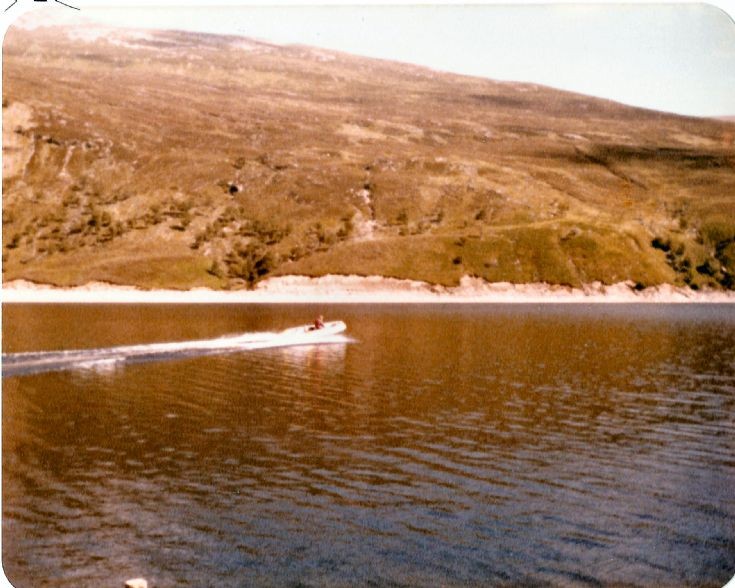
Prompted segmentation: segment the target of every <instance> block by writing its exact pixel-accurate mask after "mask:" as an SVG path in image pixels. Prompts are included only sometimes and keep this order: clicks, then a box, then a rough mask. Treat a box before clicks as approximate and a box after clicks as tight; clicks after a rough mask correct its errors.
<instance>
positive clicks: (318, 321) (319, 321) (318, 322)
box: [310, 314, 324, 331]
mask: <svg viewBox="0 0 735 588" xmlns="http://www.w3.org/2000/svg"><path fill="white" fill-rule="evenodd" d="M323 328H324V315H321V314H320V315H319V316H318V317H316V318H315V319H314V326H313V327H311V329H310V330H311V331H318V330H319V329H323Z"/></svg>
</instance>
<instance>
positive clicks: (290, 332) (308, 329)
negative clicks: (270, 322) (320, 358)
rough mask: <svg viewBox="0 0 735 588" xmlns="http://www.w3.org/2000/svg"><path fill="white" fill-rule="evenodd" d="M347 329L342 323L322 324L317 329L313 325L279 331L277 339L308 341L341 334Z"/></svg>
mask: <svg viewBox="0 0 735 588" xmlns="http://www.w3.org/2000/svg"><path fill="white" fill-rule="evenodd" d="M346 329H347V325H346V324H345V323H344V322H343V321H331V322H327V323H324V326H323V327H322V328H320V329H317V328H316V327H315V326H314V325H313V324H310V325H302V326H300V327H292V328H290V329H286V330H285V331H281V332H280V333H279V334H278V336H279V337H299V338H302V337H305V338H308V339H321V338H323V337H328V336H330V335H336V334H337V333H342V332H343V331H345V330H346Z"/></svg>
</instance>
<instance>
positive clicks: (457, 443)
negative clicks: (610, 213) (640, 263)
mask: <svg viewBox="0 0 735 588" xmlns="http://www.w3.org/2000/svg"><path fill="white" fill-rule="evenodd" d="M317 311H324V314H325V315H327V318H328V319H343V320H345V321H346V322H347V325H348V335H349V336H350V338H351V339H352V342H349V343H335V344H331V345H323V346H319V347H310V348H295V347H294V348H283V349H267V350H259V351H240V352H237V351H234V352H233V351H232V350H230V351H227V352H224V351H223V352H221V353H217V354H213V355H202V354H196V353H194V354H192V353H184V352H181V353H177V352H176V351H172V352H170V353H166V354H151V355H150V356H148V357H146V356H143V357H138V358H137V359H136V361H135V362H129V361H123V360H119V358H118V360H113V361H103V362H92V361H85V360H84V358H82V359H78V360H74V361H71V362H67V364H65V365H63V366H61V367H63V368H64V369H59V371H47V372H43V373H26V374H25V375H8V374H7V373H6V375H5V377H4V378H3V405H2V408H3V412H2V425H3V521H2V525H3V526H2V530H3V554H2V556H3V565H4V569H5V573H6V574H7V576H8V577H9V579H10V580H11V581H12V582H13V583H14V585H15V586H16V587H17V588H20V587H26V586H33V587H36V586H51V585H54V586H57V585H74V586H120V585H122V583H123V581H124V580H125V579H127V578H130V577H135V576H143V577H145V578H147V579H148V580H149V582H150V583H151V585H152V586H174V585H191V586H214V585H216V586H243V585H260V584H267V585H313V586H324V585H327V586H329V585H335V586H345V585H381V586H382V585H410V586H437V585H463V586H464V585H489V584H490V585H497V584H513V585H516V584H525V585H528V584H530V585H621V584H625V585H640V586H661V585H666V586H683V585H703V586H722V585H723V584H724V583H725V582H727V581H728V580H729V579H730V578H731V577H732V576H733V574H735V307H733V306H732V305H731V306H635V305H633V306H631V305H626V306H580V305H574V306H553V305H544V306H533V305H530V306H528V305H523V306H502V305H498V306H377V307H368V306H341V307H340V306H334V307H329V308H324V307H321V308H316V307H310V306H147V307H144V306H17V305H11V306H5V307H4V308H3V353H4V354H5V355H4V369H5V367H6V366H7V365H9V364H11V363H12V360H13V357H16V356H9V355H7V354H15V353H19V352H29V351H40V350H64V349H66V350H68V349H103V348H104V349H107V348H110V347H114V346H119V345H126V346H130V345H136V346H139V345H141V344H151V343H156V342H170V341H188V340H200V339H207V338H214V337H220V336H223V335H227V334H232V333H236V332H253V331H259V330H263V331H266V330H276V329H280V328H285V327H288V326H293V325H296V324H300V323H303V322H306V321H307V320H309V319H310V318H311V317H312V316H313V315H314V314H315V313H316V312H317ZM90 357H94V353H93V352H92V355H90ZM57 367H58V366H57Z"/></svg>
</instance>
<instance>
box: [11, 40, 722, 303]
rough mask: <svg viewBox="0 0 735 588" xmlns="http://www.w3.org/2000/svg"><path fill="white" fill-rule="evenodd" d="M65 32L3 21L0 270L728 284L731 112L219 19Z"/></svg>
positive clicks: (43, 277)
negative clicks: (436, 66)
mask: <svg viewBox="0 0 735 588" xmlns="http://www.w3.org/2000/svg"><path fill="white" fill-rule="evenodd" d="M68 33H69V29H68V28H63V27H48V28H43V29H36V30H34V31H25V30H21V29H18V28H15V27H13V28H11V30H10V31H9V32H8V34H7V36H6V39H5V47H4V64H3V65H4V67H3V82H4V83H3V89H4V96H3V119H4V125H3V150H4V177H3V194H4V197H3V220H2V222H3V232H2V235H3V252H2V256H3V280H12V279H17V278H25V279H29V280H35V281H38V282H46V283H53V284H59V285H74V284H83V283H85V282H88V281H92V280H104V281H109V282H112V283H116V284H133V285H138V286H142V287H148V288H155V287H168V288H191V287H197V286H207V287H212V288H248V287H252V286H253V285H254V284H256V283H257V282H258V281H259V280H262V279H264V278H267V277H269V276H278V275H287V274H302V275H310V276H319V275H324V274H327V273H337V274H359V275H372V274H379V275H384V276H390V277H396V278H410V279H416V280H425V281H428V282H432V283H435V284H443V285H454V284H457V283H458V281H459V279H460V278H461V277H462V276H463V275H472V276H478V277H481V278H484V279H486V280H489V281H509V282H515V283H523V282H548V283H553V284H568V285H572V286H580V285H582V284H585V283H589V282H592V281H600V282H603V283H608V284H609V283H615V282H621V281H626V280H629V281H631V282H633V283H634V284H636V285H637V287H639V288H642V287H646V286H649V285H655V284H661V283H673V284H676V285H689V286H690V287H692V288H726V289H733V288H735V283H734V278H733V273H734V272H735V151H734V150H733V142H732V141H733V140H732V137H733V136H734V135H735V125H734V124H732V123H727V122H723V121H715V120H706V119H693V118H686V117H679V116H673V115H666V114H662V113H657V112H652V111H646V110H641V109H635V108H630V107H626V106H622V105H619V104H615V103H612V102H608V101H604V100H598V99H593V98H588V97H584V96H579V95H575V94H570V93H565V92H560V91H556V90H552V89H550V88H543V87H538V86H533V85H525V84H513V83H499V82H493V81H490V80H483V79H478V78H470V77H463V76H456V75H450V74H441V73H437V72H433V71H430V70H425V69H421V68H417V67H413V66H408V65H401V64H395V63H390V62H386V61H376V60H370V59H363V58H358V57H351V56H347V55H343V54H337V53H334V54H330V53H329V52H326V51H319V52H315V51H312V50H310V49H308V48H304V47H277V46H272V45H268V44H265V43H258V42H250V41H248V43H247V47H245V46H243V45H244V44H243V41H242V39H239V38H236V37H217V36H211V35H189V34H187V33H181V32H175V33H174V32H156V33H150V37H146V38H142V37H140V35H139V34H138V33H135V32H132V31H122V30H121V31H118V32H115V33H111V34H110V35H108V37H107V38H104V39H102V38H100V39H98V40H95V41H85V40H83V38H82V37H81V36H73V35H71V36H70V35H69V34H68ZM139 37H140V38H139ZM325 55H329V56H330V59H329V60H325V58H324V56H325ZM332 57H333V58H332ZM38 80H43V84H41V83H40V82H39V81H38Z"/></svg>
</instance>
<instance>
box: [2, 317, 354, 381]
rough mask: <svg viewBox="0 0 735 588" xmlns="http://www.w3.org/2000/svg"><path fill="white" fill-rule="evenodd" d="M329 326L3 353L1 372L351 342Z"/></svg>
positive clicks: (103, 366)
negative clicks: (84, 347)
mask: <svg viewBox="0 0 735 588" xmlns="http://www.w3.org/2000/svg"><path fill="white" fill-rule="evenodd" d="M326 327H327V328H325V329H323V330H321V329H320V330H319V331H310V330H309V329H308V327H296V328H293V329H287V330H285V331H280V332H260V333H245V334H241V335H232V336H226V337H219V338H216V339H203V340H199V341H178V342H172V343H151V344H146V345H127V346H120V347H107V348H99V349H74V350H66V351H37V352H36V351H34V352H27V353H3V354H2V375H3V377H10V376H20V375H29V374H37V373H41V372H52V371H63V370H74V369H102V370H104V369H108V368H109V367H111V366H117V365H118V364H120V363H143V362H150V361H163V360H170V359H184V358H188V357H198V356H202V355H213V354H222V353H235V352H240V351H250V350H256V349H271V348H277V347H292V346H307V345H326V344H337V343H349V342H350V341H351V339H350V338H349V337H346V336H345V335H344V334H342V331H344V328H345V327H344V323H341V322H335V323H327V325H326Z"/></svg>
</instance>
